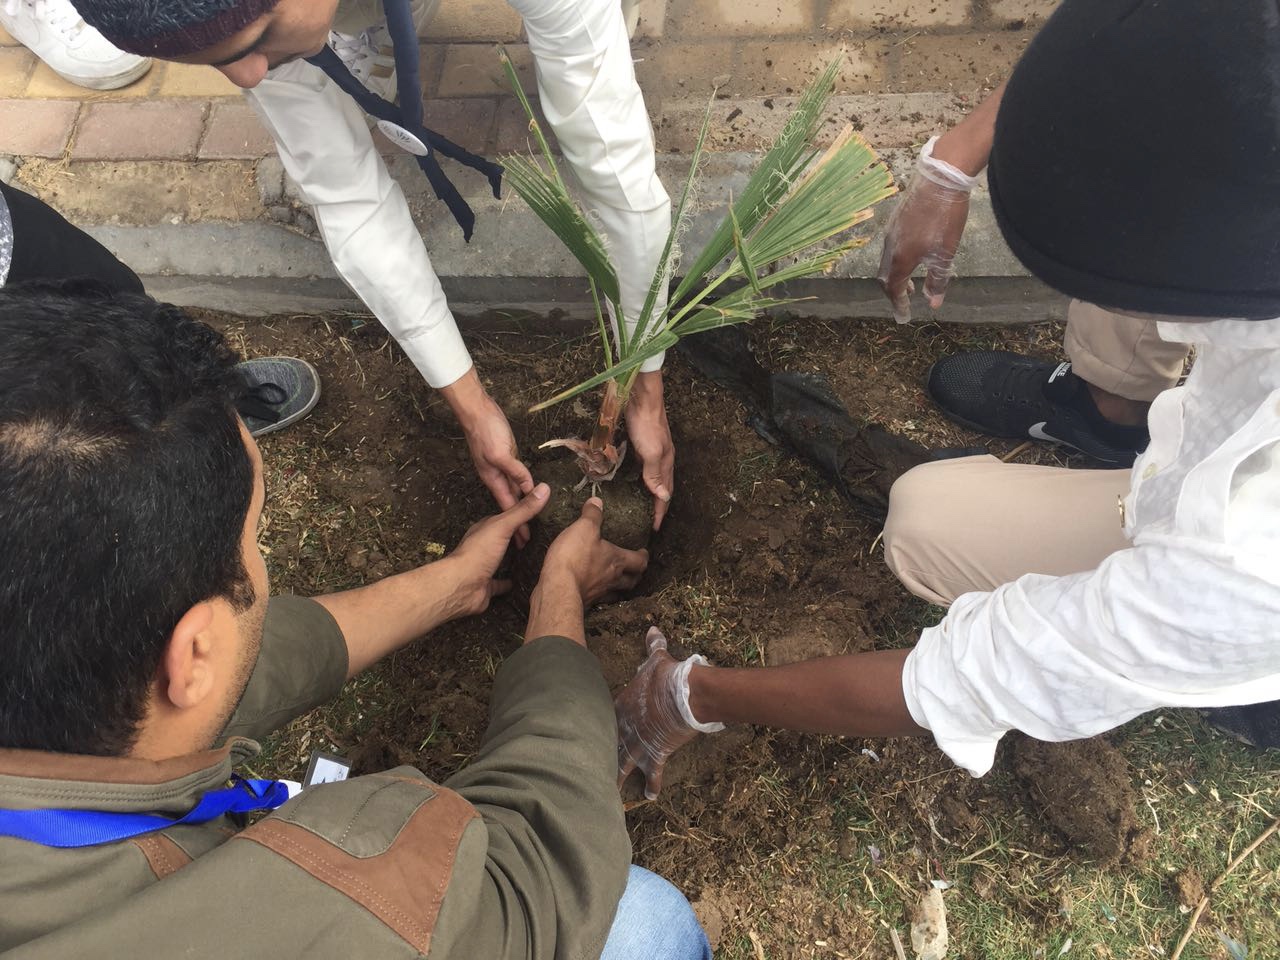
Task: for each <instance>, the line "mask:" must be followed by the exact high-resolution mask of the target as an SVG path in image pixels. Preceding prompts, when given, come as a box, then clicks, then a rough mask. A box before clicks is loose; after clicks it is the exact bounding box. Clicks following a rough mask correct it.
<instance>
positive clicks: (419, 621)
mask: <svg viewBox="0 0 1280 960" xmlns="http://www.w3.org/2000/svg"><path fill="white" fill-rule="evenodd" d="M452 571H453V567H452V565H451V561H450V560H449V559H447V558H446V559H444V560H440V561H437V562H436V563H430V564H427V565H426V566H424V567H418V568H416V569H414V570H410V571H408V572H407V573H401V574H397V575H396V576H394V577H387V578H386V579H385V580H379V581H378V582H377V583H371V584H369V585H368V586H366V587H357V588H356V589H354V590H345V591H343V592H342V593H330V594H326V595H325V596H322V597H316V598H315V601H316V603H318V604H320V605H321V606H323V607H324V608H325V609H326V610H328V611H329V613H330V615H332V617H333V619H334V620H335V621H337V624H338V627H339V628H340V629H341V630H342V635H343V637H345V638H346V641H347V655H348V663H349V665H348V667H347V678H348V679H350V678H351V677H354V676H355V675H356V674H358V673H360V672H361V671H362V670H365V669H366V668H368V667H370V666H372V665H373V664H375V663H377V662H378V661H379V660H381V659H382V658H383V657H385V656H386V655H387V654H388V653H391V652H392V651H394V650H399V649H400V648H401V647H403V646H404V645H405V644H407V643H408V642H409V641H411V640H415V639H417V638H418V637H421V636H422V635H423V634H426V633H430V632H431V631H432V630H434V629H435V628H436V627H438V626H440V625H441V624H442V623H446V622H448V621H449V620H452V619H453V618H454V617H456V616H458V613H459V611H458V610H456V609H455V608H454V600H455V599H456V597H457V595H458V590H457V583H458V581H457V578H456V577H454V576H453V573H452Z"/></svg>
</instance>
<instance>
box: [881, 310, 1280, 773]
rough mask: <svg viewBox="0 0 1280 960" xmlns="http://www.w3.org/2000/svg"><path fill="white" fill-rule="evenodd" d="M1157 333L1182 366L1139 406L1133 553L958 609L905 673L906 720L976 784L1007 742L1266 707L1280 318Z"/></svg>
mask: <svg viewBox="0 0 1280 960" xmlns="http://www.w3.org/2000/svg"><path fill="white" fill-rule="evenodd" d="M1160 335H1161V337H1162V338H1163V339H1165V340H1169V341H1178V342H1184V343H1189V344H1194V345H1195V347H1196V362H1195V365H1194V367H1193V368H1192V371H1191V374H1190V375H1189V376H1188V378H1187V381H1186V383H1185V384H1184V385H1183V386H1181V387H1177V388H1175V389H1172V390H1167V391H1165V392H1164V393H1162V394H1160V396H1158V397H1157V398H1156V400H1155V402H1154V403H1153V404H1152V405H1151V411H1150V415H1149V426H1150V430H1151V444H1150V446H1149V447H1148V448H1147V450H1146V452H1145V453H1144V454H1143V455H1142V456H1141V457H1140V458H1139V459H1138V461H1137V462H1136V463H1135V464H1134V467H1133V473H1132V478H1131V481H1130V488H1129V493H1128V495H1127V497H1126V499H1125V502H1124V507H1125V533H1126V535H1127V536H1128V537H1129V539H1130V540H1131V541H1132V547H1131V548H1127V549H1123V550H1120V551H1118V552H1116V553H1114V554H1112V555H1111V556H1109V557H1108V558H1107V559H1106V560H1104V561H1103V562H1102V563H1101V564H1100V565H1099V566H1098V567H1097V568H1096V569H1095V570H1093V571H1090V572H1087V573H1079V574H1074V575H1072V576H1066V577H1051V576H1043V575H1040V574H1030V575H1027V576H1024V577H1021V578H1020V579H1018V580H1015V581H1014V582H1012V583H1008V584H1005V585H1004V586H1002V587H1000V588H999V589H997V590H994V591H992V592H990V593H968V594H964V595H963V596H961V597H958V598H957V599H956V600H955V602H954V603H953V604H952V605H951V608H950V610H949V611H948V613H947V616H946V618H945V619H944V620H943V621H942V622H941V623H940V624H938V626H936V627H932V628H930V629H927V630H925V631H924V632H923V634H922V635H921V638H920V642H919V644H918V645H917V646H916V648H915V650H914V651H913V652H912V653H911V654H910V656H908V658H907V661H906V666H905V669H904V671H903V691H904V693H905V695H906V700H907V706H908V709H909V710H910V711H911V715H912V717H913V718H914V719H915V721H916V722H917V723H919V724H920V725H921V726H923V727H926V728H928V729H929V730H930V731H931V732H932V733H933V736H934V738H935V740H936V741H937V743H938V745H939V746H940V747H941V748H942V749H943V750H944V751H945V752H946V753H947V755H948V756H950V757H951V759H953V760H954V761H955V762H956V763H957V764H959V765H960V766H962V767H965V768H966V769H967V770H968V771H969V772H970V773H971V774H973V775H974V776H981V775H982V774H984V773H986V772H987V771H988V770H989V769H990V768H991V764H992V762H993V760H994V757H995V750H996V744H997V742H998V741H999V740H1000V738H1001V736H1003V735H1004V734H1005V733H1006V732H1007V731H1009V730H1021V731H1023V732H1024V733H1027V734H1029V735H1030V736H1032V737H1035V738H1037V739H1040V740H1051V741H1058V740H1072V739H1077V738H1081V737H1089V736H1094V735H1096V734H1098V733H1102V732H1103V731H1106V730H1109V729H1112V728H1114V727H1116V726H1119V725H1120V724H1122V723H1125V722H1126V721H1128V720H1131V719H1132V718H1134V717H1136V716H1138V715H1139V714H1142V713H1145V712H1147V711H1149V710H1154V709H1159V708H1162V707H1213V706H1227V705H1236V704H1248V703H1261V702H1264V701H1271V700H1280V319H1277V320H1270V321H1244V320H1217V321H1212V322H1205V323H1169V322H1162V323H1161V324H1160Z"/></svg>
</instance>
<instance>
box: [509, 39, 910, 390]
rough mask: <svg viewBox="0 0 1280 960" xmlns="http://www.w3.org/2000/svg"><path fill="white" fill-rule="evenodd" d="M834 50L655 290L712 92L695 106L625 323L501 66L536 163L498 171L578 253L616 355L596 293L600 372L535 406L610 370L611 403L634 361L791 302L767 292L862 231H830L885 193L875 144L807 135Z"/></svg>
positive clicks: (599, 250)
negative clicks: (606, 309) (650, 271)
mask: <svg viewBox="0 0 1280 960" xmlns="http://www.w3.org/2000/svg"><path fill="white" fill-rule="evenodd" d="M840 63H841V59H840V58H837V59H836V60H834V61H833V62H832V63H831V64H830V65H829V66H828V67H827V68H826V70H824V71H823V72H822V74H821V75H820V76H819V77H818V78H817V79H816V80H815V81H814V82H813V84H811V85H810V87H809V88H808V89H807V90H806V91H805V92H804V94H803V95H802V96H801V97H800V99H799V101H798V102H797V104H796V108H795V110H794V112H793V113H792V115H791V116H790V118H788V120H787V123H786V125H785V126H784V127H783V130H782V132H781V134H779V136H778V138H777V140H776V141H775V142H774V143H773V145H772V146H771V147H770V148H769V150H768V152H767V153H766V154H765V155H764V157H763V159H762V160H761V161H760V163H759V164H758V165H757V167H756V169H755V170H754V171H753V173H752V175H751V177H750V178H749V180H748V181H747V185H746V187H745V189H744V190H743V191H742V193H741V195H739V196H738V198H737V199H736V200H731V201H730V204H729V210H728V211H727V213H726V215H725V217H724V220H723V221H722V222H721V224H720V226H719V228H718V229H717V230H716V232H715V234H714V235H713V236H712V238H711V240H710V241H709V242H708V243H707V244H706V246H705V247H703V248H702V250H701V251H700V252H699V253H698V255H697V256H696V257H694V258H693V262H692V263H691V264H690V266H689V267H688V269H687V271H686V272H685V274H684V277H683V279H681V281H680V283H679V284H678V285H677V287H676V289H675V291H674V293H673V294H672V295H671V298H670V300H669V301H668V300H667V299H666V298H665V297H664V294H665V293H666V291H667V289H668V287H669V284H670V279H671V277H672V276H673V275H674V274H675V273H676V272H677V263H676V259H677V250H678V248H679V241H680V237H681V235H682V233H683V232H684V230H685V228H686V227H687V225H688V221H689V218H690V209H691V206H692V197H693V194H694V191H695V184H696V181H697V176H698V168H699V165H700V163H701V159H702V155H703V151H704V149H705V146H706V140H707V134H708V130H709V128H710V122H711V108H712V106H713V105H714V102H715V100H714V97H713V99H712V101H711V103H709V104H708V106H707V111H706V113H705V114H704V115H703V120H702V128H701V130H700V132H699V135H698V140H697V143H696V145H695V147H694V151H693V158H692V163H691V164H690V168H689V174H688V176H687V177H686V178H685V182H684V186H683V189H682V190H681V193H680V198H679V200H678V201H677V203H676V206H675V210H674V215H673V218H672V227H671V232H670V234H668V236H667V241H666V243H665V245H664V248H663V251H662V256H661V258H660V259H659V262H658V267H657V269H656V270H655V272H654V276H653V278H652V279H651V281H650V285H649V290H648V294H647V296H646V298H645V303H644V306H643V308H642V309H641V311H640V316H638V317H636V318H635V326H634V329H633V330H632V331H631V332H630V333H628V332H627V326H628V325H627V322H626V319H627V318H624V317H623V316H622V312H621V305H620V303H619V302H618V301H619V298H618V280H617V274H616V273H615V272H614V268H613V266H612V264H611V263H610V261H609V258H608V252H607V249H606V247H605V244H604V241H603V240H602V239H601V238H600V236H599V234H597V233H596V231H595V230H594V228H593V227H592V226H591V225H590V224H589V223H588V222H587V220H586V218H585V217H583V215H582V213H581V211H580V210H579V208H578V207H577V205H576V204H575V203H574V201H573V199H572V197H571V196H570V195H569V191H568V189H567V188H566V187H565V184H564V181H563V180H562V179H561V177H560V174H559V171H558V170H557V169H556V165H555V161H554V159H553V158H552V155H551V151H550V149H549V148H548V147H547V143H546V139H545V138H544V137H543V136H542V133H541V130H540V129H539V127H538V124H537V121H536V120H535V118H534V116H533V111H532V109H531V108H530V106H529V101H528V99H527V98H526V97H525V96H524V92H523V91H522V90H521V89H520V85H519V83H518V82H517V80H516V75H515V70H514V68H513V67H512V66H511V64H510V61H509V60H508V59H506V56H505V54H504V55H503V65H504V68H505V69H506V71H507V76H508V78H509V80H510V81H511V84H512V87H513V88H514V89H515V91H516V94H517V96H518V97H519V98H520V102H521V104H522V105H523V106H524V109H525V112H526V114H527V115H528V117H529V124H530V130H531V131H532V132H533V133H534V134H535V136H536V138H537V141H538V145H539V149H540V151H541V154H542V161H543V162H545V164H546V169H544V167H543V164H542V163H540V162H539V161H538V160H536V159H534V158H531V157H508V158H504V159H503V165H504V166H505V167H506V169H507V176H508V182H509V183H510V184H511V186H512V188H513V189H514V190H515V191H516V193H518V194H519V195H520V196H521V197H522V198H524V200H525V201H526V202H527V203H528V204H529V206H530V208H531V209H533V211H534V212H535V213H536V214H537V215H538V217H539V218H540V219H541V220H542V221H543V223H545V224H547V226H548V227H550V228H551V230H552V231H553V232H554V233H555V234H556V236H557V237H559V238H560V240H561V241H562V242H563V243H564V244H565V246H566V247H567V248H568V249H569V250H570V252H571V253H572V254H573V255H574V257H576V258H577V260H578V262H579V263H581V264H582V266H583V269H585V270H586V272H587V276H588V277H589V278H590V283H591V289H592V295H593V297H595V296H596V292H597V290H598V291H599V292H600V294H602V295H603V296H604V297H605V299H606V300H607V301H608V303H609V305H610V306H611V307H612V309H613V313H614V316H615V318H616V319H617V321H618V322H617V341H616V346H617V360H616V362H615V361H614V356H613V350H612V349H611V346H612V344H611V342H610V333H609V330H608V327H607V325H606V323H605V321H604V314H603V309H602V307H601V305H600V303H599V298H598V297H596V313H597V321H598V327H599V332H600V337H601V339H602V341H603V346H604V352H605V369H604V371H603V372H601V373H599V374H597V375H596V376H594V377H591V378H590V379H588V380H584V381H583V382H582V383H580V384H577V385H576V386H574V387H570V388H569V389H567V390H564V391H562V392H560V393H558V394H556V395H555V396H554V397H551V398H550V399H549V400H546V401H544V402H543V403H540V404H538V405H537V406H536V407H534V408H533V409H534V410H541V409H544V408H546V407H548V406H551V405H552V404H555V403H559V402H560V401H562V400H567V399H569V398H570V397H574V396H577V395H578V394H580V393H582V392H584V391H586V390H590V389H592V388H593V387H597V386H599V385H600V384H603V383H606V382H608V381H610V380H616V381H618V384H619V390H618V395H619V397H620V402H621V403H622V404H625V403H626V399H627V397H628V395H629V393H630V388H631V384H632V382H633V381H634V379H635V376H636V374H637V373H638V371H639V369H640V366H641V364H643V363H644V361H645V360H648V359H649V358H650V357H653V356H656V355H657V354H659V353H661V352H662V351H663V350H666V349H669V348H670V347H672V346H674V345H675V344H676V343H677V342H678V341H679V339H680V338H681V337H683V336H687V335H689V334H692V333H699V332H701V331H704V330H710V329H714V328H715V327H721V326H726V325H729V324H735V323H746V322H748V321H750V320H752V319H754V318H755V317H757V316H759V315H760V314H761V313H762V312H764V311H766V310H771V309H775V308H777V307H780V306H785V305H788V304H792V303H796V302H797V300H796V299H795V298H791V297H786V296H774V295H772V294H769V293H766V291H768V290H769V289H770V288H772V287H776V286H778V285H780V284H785V283H787V282H789V281H792V280H798V279H801V278H803V277H808V276H813V275H814V274H817V273H822V272H824V271H828V270H830V269H832V268H833V267H834V265H835V264H836V262H837V261H838V260H840V259H841V258H842V257H843V256H844V255H845V254H846V253H847V252H848V251H849V250H851V249H853V248H854V247H858V246H861V245H862V244H863V243H865V242H866V240H865V239H849V238H846V239H843V240H841V239H838V238H839V237H840V236H841V235H842V234H845V233H846V232H847V231H848V230H850V229H851V228H853V227H855V226H857V225H858V224H859V223H862V222H863V221H865V220H867V219H869V218H870V217H871V210H870V208H871V207H872V206H873V205H874V204H876V203H879V202H880V201H881V200H883V199H885V198H886V197H888V196H890V195H891V194H893V193H894V189H895V188H894V185H893V177H892V175H891V174H890V173H889V171H888V169H887V168H886V167H885V165H884V164H883V163H882V162H881V161H880V160H879V158H878V157H877V156H876V154H875V152H874V151H873V150H872V149H871V147H869V146H868V145H867V143H866V142H865V141H864V140H863V139H862V138H861V137H860V136H858V135H857V134H856V133H854V132H853V130H852V129H851V128H848V127H846V128H845V129H844V130H842V131H841V132H840V134H839V135H838V136H837V137H836V139H835V141H834V142H833V143H832V144H831V146H829V147H828V148H826V149H825V150H819V149H818V148H817V147H815V146H814V141H815V140H816V139H817V135H818V131H819V129H820V127H821V125H822V122H823V117H824V110H825V108H826V105H827V101H828V99H829V98H830V96H831V93H832V92H833V90H834V89H835V78H836V75H837V74H838V73H839V70H840Z"/></svg>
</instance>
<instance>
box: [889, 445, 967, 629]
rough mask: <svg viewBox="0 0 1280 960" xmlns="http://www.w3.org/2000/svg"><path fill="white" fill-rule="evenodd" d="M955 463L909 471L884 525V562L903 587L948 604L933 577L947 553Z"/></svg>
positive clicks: (891, 499) (892, 494) (894, 494)
mask: <svg viewBox="0 0 1280 960" xmlns="http://www.w3.org/2000/svg"><path fill="white" fill-rule="evenodd" d="M954 466H955V461H949V460H938V461H934V462H931V463H923V464H921V465H920V466H918V467H913V468H912V469H910V470H908V471H907V472H906V473H904V474H903V475H902V476H900V477H899V478H898V479H897V481H895V483H894V484H893V487H892V489H890V491H889V514H888V516H887V517H886V518H885V524H884V540H883V544H884V562H885V565H886V566H888V568H889V569H890V570H891V571H893V575H894V576H896V577H897V578H898V579H899V580H900V581H902V585H903V586H904V587H906V588H907V589H908V590H910V591H911V592H912V593H914V594H915V595H916V596H917V597H921V598H922V599H924V600H928V601H929V602H930V603H940V604H944V605H945V604H947V603H949V602H950V597H949V595H948V591H947V590H945V589H944V588H943V587H942V585H941V584H940V583H938V582H937V580H936V577H934V576H932V575H931V573H932V572H934V567H935V566H936V561H937V559H938V558H939V557H940V556H943V555H945V554H946V553H947V550H948V546H947V544H948V531H949V527H950V520H949V517H950V514H949V512H948V511H949V507H948V497H947V488H948V486H949V484H950V482H951V479H952V470H953V468H954Z"/></svg>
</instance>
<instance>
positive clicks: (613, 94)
mask: <svg viewBox="0 0 1280 960" xmlns="http://www.w3.org/2000/svg"><path fill="white" fill-rule="evenodd" d="M510 2H511V5H512V6H513V7H514V8H515V9H516V10H517V11H519V13H520V15H521V17H523V18H524V27H525V33H526V34H527V36H528V38H529V49H530V50H531V51H532V53H533V55H534V58H535V63H536V66H537V74H538V91H539V95H540V97H541V103H542V110H543V113H544V115H545V116H546V118H547V122H548V123H549V124H550V125H551V128H552V130H554V131H555V134H556V137H557V139H558V140H559V141H560V149H561V150H562V151H563V153H564V157H565V160H567V161H568V163H569V165H570V167H571V168H572V170H573V172H574V174H575V175H576V176H577V179H578V182H579V183H580V184H581V186H582V189H583V192H584V194H585V198H586V201H587V207H588V211H589V213H590V215H591V216H592V217H593V218H594V219H595V220H596V222H597V223H598V224H599V226H600V227H601V228H602V230H603V233H604V236H605V240H606V242H607V244H608V246H609V255H610V258H611V259H612V261H613V264H614V267H615V269H616V270H617V272H618V284H619V288H620V294H621V297H620V299H621V306H622V312H623V314H624V316H625V318H626V320H627V325H628V328H632V327H634V324H635V322H636V320H637V318H638V316H639V314H640V311H641V309H642V308H643V306H644V301H645V298H646V297H647V296H648V293H649V284H650V281H651V280H652V278H653V274H654V271H655V270H656V269H657V265H658V260H659V259H660V258H661V256H662V249H663V246H664V244H665V243H666V239H667V234H668V232H669V230H670V227H671V201H670V199H669V198H668V196H667V192H666V189H665V188H664V187H663V186H662V181H660V180H659V179H658V174H657V171H656V169H655V154H654V144H653V129H652V127H651V125H650V123H649V114H648V112H647V111H646V110H645V105H644V96H643V94H642V93H641V92H640V86H639V84H637V83H636V76H635V68H634V65H633V63H632V60H631V45H630V42H629V41H628V39H627V28H626V23H625V21H624V19H623V15H622V6H621V4H620V3H618V0H510ZM662 294H663V300H662V301H660V304H659V305H660V306H661V305H663V304H665V295H666V291H665V290H664V291H662ZM662 360H663V357H662V355H659V356H656V357H653V358H651V359H650V360H648V361H646V362H645V364H644V366H643V367H641V369H642V370H644V371H652V370H657V369H659V368H660V367H661V366H662Z"/></svg>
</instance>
